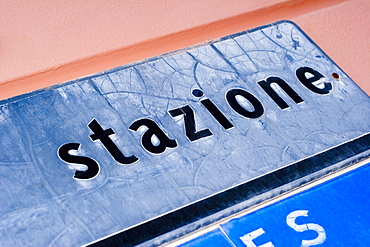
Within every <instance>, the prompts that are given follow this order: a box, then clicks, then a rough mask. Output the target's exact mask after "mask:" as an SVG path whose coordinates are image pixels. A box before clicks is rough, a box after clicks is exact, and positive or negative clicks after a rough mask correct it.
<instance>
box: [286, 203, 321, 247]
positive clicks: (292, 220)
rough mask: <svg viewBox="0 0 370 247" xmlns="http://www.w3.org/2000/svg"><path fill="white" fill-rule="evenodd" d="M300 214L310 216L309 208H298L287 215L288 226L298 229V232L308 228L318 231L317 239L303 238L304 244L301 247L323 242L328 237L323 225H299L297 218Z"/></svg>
mask: <svg viewBox="0 0 370 247" xmlns="http://www.w3.org/2000/svg"><path fill="white" fill-rule="evenodd" d="M299 216H305V217H307V216H308V211H307V210H297V211H294V212H291V213H290V214H289V215H288V216H287V217H286V223H287V224H288V226H290V227H291V228H293V229H294V230H296V231H297V232H304V231H308V230H313V231H316V232H317V234H318V236H317V238H315V239H312V240H302V245H301V247H308V246H311V245H318V244H322V243H323V242H324V241H325V239H326V233H325V230H324V228H323V227H322V226H320V225H317V224H312V223H309V224H304V225H297V224H296V223H295V219H296V218H297V217H299Z"/></svg>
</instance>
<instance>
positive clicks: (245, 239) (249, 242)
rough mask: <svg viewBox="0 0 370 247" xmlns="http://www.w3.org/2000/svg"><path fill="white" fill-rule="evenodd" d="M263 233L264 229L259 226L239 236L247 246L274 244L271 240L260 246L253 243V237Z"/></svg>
mask: <svg viewBox="0 0 370 247" xmlns="http://www.w3.org/2000/svg"><path fill="white" fill-rule="evenodd" d="M264 233H265V231H264V230H263V229H262V228H259V229H257V230H255V231H253V232H250V233H248V234H246V235H244V236H243V237H240V240H241V241H243V243H244V244H245V245H246V246H247V247H274V245H273V244H272V243H271V242H268V243H266V244H263V245H260V246H257V245H256V244H255V243H253V239H255V238H257V237H259V236H261V235H262V234H264Z"/></svg>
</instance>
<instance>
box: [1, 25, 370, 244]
mask: <svg viewBox="0 0 370 247" xmlns="http://www.w3.org/2000/svg"><path fill="white" fill-rule="evenodd" d="M369 130H370V100H369V97H368V96H367V95H366V94H365V93H364V92H363V91H362V90H361V89H360V88H359V87H358V86H357V85H356V84H355V83H354V82H353V81H352V80H351V79H350V78H349V77H348V76H347V75H346V74H345V73H344V72H343V71H342V70H341V69H339V68H338V66H337V65H335V64H334V63H333V61H331V60H330V59H329V58H328V57H327V56H326V55H325V53H324V52H323V51H321V50H320V49H319V48H318V47H317V46H316V45H315V44H314V43H313V42H312V41H311V40H310V39H309V38H308V37H307V36H306V35H305V34H304V33H303V32H302V31H301V30H300V29H299V28H298V27H297V26H296V25H295V24H293V23H291V22H288V21H282V22H278V23H275V24H271V25H268V26H264V27H260V28H257V29H254V30H250V31H248V32H242V33H239V34H235V35H232V36H228V37H224V38H221V39H220V40H217V41H214V42H209V43H206V44H203V45H198V46H196V47H190V48H187V49H184V50H180V51H176V52H173V53H170V54H165V55H162V56H158V57H155V58H151V59H148V60H145V61H141V62H137V63H134V64H130V65H126V66H123V67H119V68H115V69H112V70H108V71H103V72H101V73H98V74H95V75H92V76H88V77H85V78H81V79H78V80H75V81H70V82H66V83H63V84H60V85H56V86H53V87H50V88H45V89H42V90H39V91H36V92H32V93H30V94H26V95H21V96H18V97H15V98H12V99H8V100H5V101H1V102H0V136H1V138H0V176H1V183H0V184H1V190H0V199H1V200H0V204H1V205H0V216H1V218H0V232H1V233H2V234H3V235H0V243H3V245H14V246H23V245H34V246H44V245H52V244H55V245H62V246H64V245H67V246H68V245H83V244H89V243H92V242H95V241H100V239H105V238H106V236H111V235H115V234H116V236H117V237H116V238H114V239H115V240H114V241H116V240H117V239H118V240H117V241H119V245H136V244H140V243H143V242H146V241H148V240H150V239H152V238H155V239H156V241H157V240H158V239H159V238H157V237H159V236H161V235H163V234H166V233H169V232H172V231H174V230H177V229H179V228H181V227H185V226H187V225H189V224H195V225H193V226H192V227H190V228H191V229H195V228H197V227H199V226H200V225H203V224H206V223H209V222H213V221H215V220H217V219H218V218H219V217H224V216H227V215H228V214H230V213H231V212H232V211H227V210H226V211H224V209H225V208H228V207H233V206H237V207H240V208H237V209H236V208H234V209H233V210H239V209H243V208H245V207H248V206H250V205H253V204H254V203H256V202H259V201H262V200H264V199H266V198H271V197H272V196H275V195H278V194H280V193H282V192H285V191H287V190H289V189H290V188H292V187H295V186H298V185H300V184H302V183H304V182H307V181H309V180H311V179H313V178H315V177H318V176H321V175H324V174H326V173H327V172H329V171H331V170H333V169H337V168H338V167H341V166H345V165H347V164H348V162H351V161H353V159H357V158H361V157H365V156H367V155H369V152H370V145H369V143H370V142H369V138H370V135H369ZM352 156H355V158H351V157H352ZM221 211H222V212H226V213H220V212H221ZM216 213H217V216H212V215H214V214H216ZM205 218H207V220H206V221H207V222H198V221H199V220H203V219H204V220H205ZM168 222H171V224H168ZM181 229H184V228H181ZM181 229H180V230H179V232H178V233H176V234H174V235H171V236H180V235H183V234H185V233H187V232H188V230H181ZM117 234H118V235H117ZM109 239H112V238H109ZM104 241H105V240H104ZM104 241H103V240H102V241H100V242H101V244H102V245H106V246H107V245H108V246H112V244H111V243H107V242H104ZM106 241H110V240H106ZM158 241H159V240H158ZM163 241H167V239H164V240H163ZM158 243H161V242H158ZM96 244H98V243H96ZM153 244H154V245H155V244H157V243H153Z"/></svg>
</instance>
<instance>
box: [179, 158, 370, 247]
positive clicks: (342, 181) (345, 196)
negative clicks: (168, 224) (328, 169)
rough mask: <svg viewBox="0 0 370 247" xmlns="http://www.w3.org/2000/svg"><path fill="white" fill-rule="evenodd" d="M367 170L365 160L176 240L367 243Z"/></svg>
mask: <svg viewBox="0 0 370 247" xmlns="http://www.w3.org/2000/svg"><path fill="white" fill-rule="evenodd" d="M369 176H370V164H367V165H365V166H363V167H360V168H357V169H356V170H354V171H352V172H349V173H346V174H344V175H342V176H340V177H337V178H335V179H332V180H330V181H328V182H326V183H323V184H320V185H318V186H316V187H314V188H312V189H309V190H308V191H305V192H302V193H299V194H297V195H295V196H292V197H290V198H288V199H285V200H282V201H281V202H278V203H275V204H273V205H271V206H268V207H266V208H263V209H260V210H258V211H256V212H254V213H252V214H249V215H246V216H243V217H240V218H235V219H232V220H230V221H229V222H227V223H224V224H222V225H220V226H219V228H218V229H216V230H214V231H212V232H209V233H207V234H204V235H202V236H200V237H198V238H196V239H193V240H191V241H189V242H187V243H185V244H182V245H180V246H181V247H185V246H207V247H208V246H247V247H252V246H262V245H263V244H267V246H276V247H279V246H281V247H283V246H284V247H285V246H287V247H289V246H292V247H293V246H322V247H324V246H368V245H369V244H370V238H369V234H370V230H369V227H368V225H369V221H370V204H369V196H370V185H369V183H368V178H369Z"/></svg>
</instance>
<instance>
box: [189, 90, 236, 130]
mask: <svg viewBox="0 0 370 247" xmlns="http://www.w3.org/2000/svg"><path fill="white" fill-rule="evenodd" d="M192 94H193V95H194V96H195V97H197V98H199V97H202V96H203V91H202V90H200V89H194V90H193V91H192ZM200 103H201V104H202V105H203V106H204V107H205V108H206V109H207V110H208V112H209V113H211V115H212V116H213V117H214V118H215V119H216V120H217V122H219V123H220V124H221V125H222V127H224V129H226V130H227V129H230V128H232V127H234V125H232V123H230V121H229V120H228V119H227V118H226V117H225V115H224V114H222V112H221V111H220V110H219V109H218V108H217V106H216V105H215V104H213V102H212V101H211V100H210V99H202V100H201V101H200Z"/></svg>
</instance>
